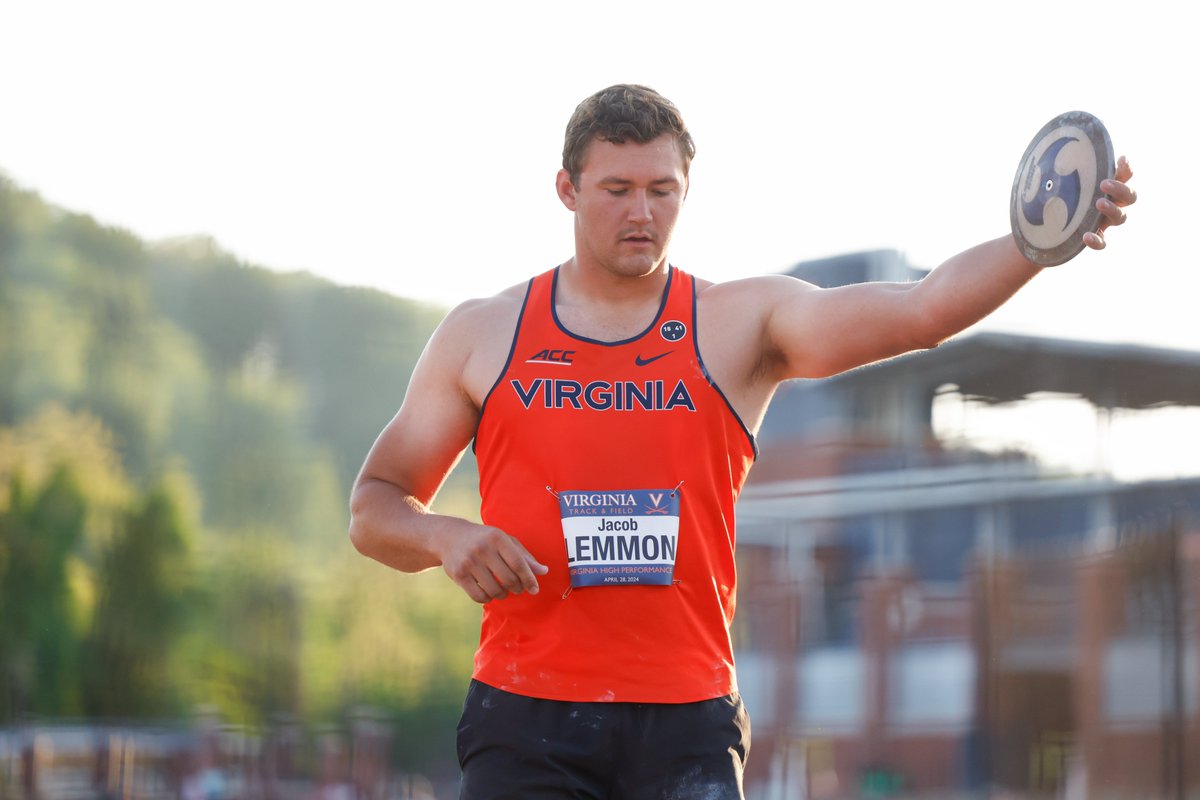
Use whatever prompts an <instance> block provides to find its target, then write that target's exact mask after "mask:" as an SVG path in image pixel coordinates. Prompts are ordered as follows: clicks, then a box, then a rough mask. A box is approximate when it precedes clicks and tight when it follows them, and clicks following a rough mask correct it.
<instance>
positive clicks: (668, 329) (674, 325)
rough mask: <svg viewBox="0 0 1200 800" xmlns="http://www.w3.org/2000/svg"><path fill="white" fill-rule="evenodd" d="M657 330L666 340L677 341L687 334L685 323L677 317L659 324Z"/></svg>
mask: <svg viewBox="0 0 1200 800" xmlns="http://www.w3.org/2000/svg"><path fill="white" fill-rule="evenodd" d="M658 332H659V333H661V334H662V337H663V338H664V339H666V340H667V341H668V342H678V341H679V340H680V339H682V338H683V337H684V335H685V334H687V325H684V324H683V323H682V322H680V321H679V320H677V319H673V320H670V321H669V322H664V323H663V324H662V325H660V326H659V328H658Z"/></svg>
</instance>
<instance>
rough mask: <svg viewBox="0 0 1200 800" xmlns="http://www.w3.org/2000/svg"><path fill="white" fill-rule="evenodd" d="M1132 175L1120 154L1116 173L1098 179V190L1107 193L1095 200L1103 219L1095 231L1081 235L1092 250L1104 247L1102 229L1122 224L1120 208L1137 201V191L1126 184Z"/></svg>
mask: <svg viewBox="0 0 1200 800" xmlns="http://www.w3.org/2000/svg"><path fill="white" fill-rule="evenodd" d="M1132 177H1133V170H1132V169H1130V167H1129V161H1128V160H1127V159H1126V158H1125V156H1121V157H1120V158H1119V159H1117V174H1116V175H1114V176H1113V177H1111V178H1107V179H1105V180H1102V181H1100V191H1102V192H1104V193H1105V194H1107V195H1108V197H1101V198H1100V199H1099V200H1097V201H1096V210H1097V211H1099V212H1100V213H1101V214H1102V215H1103V217H1104V219H1103V220H1102V221H1101V223H1100V228H1099V229H1098V230H1097V231H1096V232H1095V233H1085V234H1084V235H1083V243H1084V244H1086V245H1087V246H1088V247H1090V248H1092V249H1093V250H1103V249H1104V244H1105V242H1104V231H1105V230H1106V229H1107V228H1109V227H1111V226H1113V225H1121V224H1123V223H1124V222H1125V212H1124V211H1122V209H1123V208H1124V207H1125V206H1130V205H1133V204H1134V203H1135V202H1137V192H1135V191H1134V190H1133V189H1130V188H1129V187H1128V186H1127V185H1126V184H1127V182H1128V181H1129V179H1130V178H1132ZM1109 198H1112V199H1111V200H1110V199H1109Z"/></svg>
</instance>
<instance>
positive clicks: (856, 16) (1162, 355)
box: [0, 0, 1200, 800]
mask: <svg viewBox="0 0 1200 800" xmlns="http://www.w3.org/2000/svg"><path fill="white" fill-rule="evenodd" d="M1188 30H1189V29H1188V27H1187V26H1186V25H1185V24H1183V22H1182V21H1181V19H1179V17H1178V14H1177V13H1172V12H1169V11H1168V10H1167V8H1166V6H1165V5H1159V4H1156V3H1145V4H1141V5H1139V7H1138V8H1137V9H1136V10H1131V9H1127V8H1124V7H1122V6H1121V5H1119V4H1117V3H1088V4H1086V6H1085V5H1083V4H1075V3H1062V4H1054V5H1053V6H1052V7H1047V6H1046V4H1044V3H1034V2H1014V3H1010V4H1004V6H1003V7H1000V6H995V7H988V8H982V7H980V8H970V9H968V8H967V7H966V6H963V5H962V4H953V3H939V2H918V3H912V4H905V5H904V6H897V5H895V4H884V3H872V2H858V3H853V2H848V3H842V4H838V5H837V6H834V5H832V4H824V5H807V4H789V5H787V6H786V7H785V6H781V5H778V4H773V3H754V2H751V3H742V4H738V6H737V8H736V9H733V8H725V7H713V8H705V9H700V8H695V7H693V4H687V3H677V2H661V3H646V4H642V5H639V6H636V7H634V6H629V7H607V8H605V9H603V10H602V13H601V10H597V9H594V8H587V7H578V8H576V7H564V6H562V5H561V4H552V3H541V2H530V3H526V4H519V7H509V6H501V5H496V4H483V3H472V2H458V3H444V4H438V5H437V6H436V7H435V6H433V5H425V6H420V7H408V6H403V5H400V4H388V3H373V2H366V0H353V1H351V2H347V3H343V4H339V6H338V7H337V9H334V8H332V7H326V6H323V5H320V4H315V3H314V4H305V3H288V4H284V3H275V2H260V3H232V2H222V1H220V0H214V2H212V3H208V4H205V5H204V6H203V7H183V6H178V5H173V4H162V3H151V2H139V1H138V0H114V1H113V2H111V3H106V4H100V5H97V4H87V3H82V2H69V1H65V0H47V2H42V3H37V4H17V3H12V4H3V5H0V32H3V34H4V43H3V47H0V798H32V797H45V798H100V797H121V798H125V797H129V798H133V797H144V798H167V797H186V798H201V797H203V798H235V797H236V798H309V797H314V798H315V797H325V798H345V797H355V798H429V797H436V798H451V797H455V796H456V794H457V766H456V762H455V759H454V728H455V724H456V721H457V718H458V714H459V711H460V708H461V702H462V697H463V694H464V692H465V687H466V683H467V680H468V678H469V672H470V666H471V660H472V654H473V651H474V647H475V643H476V640H477V634H478V630H477V625H478V619H479V612H478V609H477V607H476V606H475V605H474V604H473V603H471V602H470V601H469V600H468V599H467V598H466V597H465V596H463V595H462V594H461V592H458V591H457V590H456V589H454V588H453V587H452V586H451V584H450V583H449V581H447V580H446V579H445V578H444V576H443V575H442V574H441V573H440V572H438V571H433V572H430V573H427V574H423V575H419V576H400V575H397V574H395V573H392V572H390V571H389V570H387V569H385V568H383V567H381V566H379V565H377V564H375V563H373V562H370V561H368V560H366V559H364V558H362V557H361V556H358V555H357V554H356V553H354V552H353V549H352V548H351V547H350V546H349V544H348V541H347V539H346V537H345V529H346V524H347V511H346V507H347V500H348V494H349V488H350V484H351V482H352V480H353V478H354V475H355V472H356V471H357V469H358V466H359V465H360V464H361V462H362V459H363V457H364V456H365V454H366V452H367V449H368V448H369V447H370V444H371V442H372V441H373V439H374V436H375V435H376V434H377V433H378V431H379V430H380V429H381V428H382V427H383V425H384V424H386V422H387V421H388V419H390V417H391V416H392V414H393V413H394V412H395V410H396V409H397V408H398V406H399V404H400V402H401V400H402V398H403V396H404V391H405V388H406V386H407V381H408V377H409V374H410V372H411V370H412V367H413V364H414V363H415V361H416V359H417V357H418V356H419V354H420V352H421V349H422V347H423V346H424V343H425V341H426V340H427V338H428V336H429V334H430V333H431V332H432V330H433V329H434V327H435V326H436V325H437V323H438V322H439V320H440V319H441V317H442V316H443V315H444V313H445V311H446V310H447V309H448V308H449V307H450V306H451V305H453V304H454V303H457V302H459V301H461V300H463V299H466V298H468V297H471V296H478V295H484V294H490V293H493V292H495V291H498V290H500V289H502V288H504V287H506V286H508V285H511V284H513V283H516V282H518V281H521V280H524V279H525V278H526V277H528V276H529V275H530V274H533V273H534V272H537V271H541V270H542V269H545V268H547V267H549V266H551V265H553V264H554V263H557V262H558V261H561V260H562V259H564V258H566V257H567V256H568V255H569V254H570V250H571V246H572V243H571V238H570V237H571V234H570V230H571V229H570V224H569V217H568V216H566V212H564V211H563V210H562V209H561V207H560V206H559V204H558V202H557V200H556V198H555V197H554V195H553V189H552V186H553V177H554V173H555V171H556V170H557V169H558V166H559V165H558V160H559V155H558V154H559V153H560V150H561V132H562V128H563V126H564V125H565V122H566V119H567V118H568V116H569V115H570V112H571V110H572V109H573V108H574V105H575V104H576V103H577V102H578V101H579V100H580V99H582V98H583V97H584V96H586V95H588V94H590V93H591V92H593V91H595V90H596V89H599V88H602V87H603V86H605V85H608V84H611V83H614V82H617V81H634V82H640V83H647V84H649V85H651V86H654V87H655V88H657V89H659V90H661V91H663V92H664V94H666V95H667V96H668V97H671V98H672V99H673V100H675V101H676V102H677V103H678V104H679V105H680V107H681V109H682V110H683V112H684V115H685V117H686V118H687V119H688V120H689V125H690V126H691V128H692V131H693V133H694V135H695V136H696V139H697V142H698V145H699V152H698V156H697V160H696V162H695V163H694V165H693V169H692V173H691V179H692V193H691V195H690V196H689V199H688V205H687V209H686V211H685V214H684V217H683V219H682V220H681V223H680V226H679V228H678V230H677V237H676V241H677V245H676V246H675V247H674V248H673V252H672V256H673V260H675V261H676V263H678V264H680V265H681V266H683V267H685V268H687V269H689V271H692V272H694V273H696V274H699V275H701V276H703V277H707V278H710V279H718V280H721V279H729V278H734V277H739V276H742V275H747V274H758V273H763V272H779V271H788V272H792V273H793V274H795V275H797V276H799V277H802V278H805V279H806V280H810V281H813V282H815V283H818V284H820V285H827V286H828V285H836V284H843V283H850V282H855V281H864V280H912V279H914V278H917V277H919V276H920V274H922V272H923V271H924V270H925V269H928V268H930V267H932V266H934V265H935V264H936V263H938V261H939V260H940V259H942V258H944V257H946V256H948V255H951V254H952V253H954V252H956V251H958V250H961V249H963V248H965V247H967V246H970V245H972V244H974V243H976V242H977V241H979V240H982V239H985V238H990V237H994V236H997V235H1003V234H1004V233H1005V232H1006V231H1007V228H1008V210H1007V204H1008V197H1009V188H1010V185H1011V181H1012V175H1013V172H1014V170H1015V167H1016V164H1017V160H1018V159H1019V157H1020V155H1021V153H1022V152H1023V151H1024V148H1025V146H1026V145H1027V143H1028V141H1029V139H1030V138H1031V137H1032V136H1033V134H1034V133H1035V132H1036V131H1037V130H1038V129H1039V128H1040V127H1041V126H1042V124H1044V123H1045V122H1046V121H1047V120H1048V119H1050V118H1051V117H1053V116H1055V115H1057V114H1059V113H1061V112H1063V111H1067V110H1070V109H1072V108H1085V109H1087V110H1090V111H1092V112H1094V113H1096V114H1097V115H1098V116H1100V117H1101V118H1102V119H1104V120H1105V122H1106V123H1107V124H1108V126H1109V129H1110V131H1111V132H1112V134H1113V138H1114V141H1115V144H1116V148H1117V150H1118V152H1125V153H1128V154H1129V155H1130V158H1131V160H1132V162H1133V165H1134V169H1135V178H1134V185H1135V186H1137V188H1138V190H1139V192H1141V193H1142V198H1141V200H1140V201H1139V203H1138V205H1137V206H1136V207H1135V208H1134V209H1133V210H1132V211H1131V215H1130V216H1131V222H1130V224H1129V226H1127V227H1126V228H1122V229H1119V230H1114V231H1113V232H1112V233H1111V235H1110V240H1111V247H1110V249H1109V250H1107V251H1105V252H1103V253H1099V254H1096V253H1085V254H1084V255H1082V256H1080V257H1079V259H1078V260H1077V261H1076V262H1073V263H1072V264H1070V265H1068V266H1064V267H1061V268H1056V269H1054V270H1048V271H1047V272H1046V273H1045V274H1044V275H1042V276H1040V277H1039V279H1038V280H1037V281H1035V282H1034V283H1033V284H1032V285H1031V286H1030V287H1028V289H1026V290H1024V291H1023V292H1022V293H1021V294H1020V295H1019V296H1018V297H1017V298H1015V299H1014V300H1013V301H1012V302H1011V303H1010V304H1009V305H1008V306H1006V307H1005V308H1004V309H1002V310H1001V311H1000V312H998V313H997V314H995V315H994V316H993V317H992V318H990V319H988V320H986V321H985V322H983V323H981V324H980V325H979V326H977V327H976V328H975V329H973V330H971V331H968V332H966V333H964V334H963V335H962V336H960V337H958V338H957V339H956V340H954V341H952V342H950V343H947V344H945V345H943V346H942V347H939V348H937V349H936V350H934V351H930V352H927V353H920V354H914V355H911V356H908V357H905V358H901V359H895V360H892V361H889V362H885V363H883V364H879V365H875V366H872V367H869V368H865V369H862V370H857V371H855V372H852V373H849V374H846V375H842V376H838V377H836V378H832V379H829V380H824V381H798V382H793V383H790V384H788V385H787V386H786V387H785V388H784V389H783V390H781V391H780V393H779V394H778V396H777V398H776V400H775V403H774V405H773V407H772V410H771V412H770V413H769V415H768V417H767V419H766V421H765V423H764V425H763V428H762V431H761V435H760V447H761V456H760V458H759V461H758V463H757V464H756V466H755V468H754V470H753V471H752V473H751V482H750V484H749V485H748V486H747V488H746V491H745V493H744V494H743V497H742V500H741V501H740V505H739V512H738V513H739V569H740V573H741V603H740V608H739V611H738V619H737V621H736V622H735V627H734V640H735V649H736V652H737V658H738V664H739V672H740V676H741V682H742V690H743V693H744V695H745V697H746V701H747V704H748V706H749V708H750V712H751V715H752V717H753V719H754V725H755V744H754V748H753V753H752V756H751V761H750V771H749V773H748V775H747V787H748V795H749V796H750V797H752V798H755V799H756V800H775V799H776V798H804V797H812V798H858V797H885V796H895V797H913V798H982V797H1008V798H1018V797H1019V798H1035V797H1036V798H1044V797H1070V798H1085V797H1089V798H1090V797H1096V798H1130V799H1131V800H1132V799H1133V798H1138V799H1142V798H1160V797H1161V798H1183V797H1188V796H1193V797H1194V796H1197V795H1198V794H1200V767H1196V766H1195V765H1196V764H1198V763H1200V663H1198V660H1200V654H1198V650H1197V642H1198V637H1200V620H1198V619H1197V608H1198V606H1200V573H1198V571H1197V570H1198V567H1197V560H1198V559H1200V523H1198V522H1197V517H1198V510H1200V456H1198V454H1197V446H1196V445H1197V443H1198V442H1200V408H1198V407H1200V349H1198V348H1200V338H1198V337H1197V336H1196V333H1195V330H1196V328H1195V322H1194V320H1195V313H1194V305H1195V296H1196V294H1197V292H1198V291H1200V277H1198V276H1200V270H1197V269H1196V266H1197V265H1196V263H1195V261H1196V260H1195V257H1194V255H1193V254H1192V253H1191V251H1189V250H1188V249H1186V244H1187V232H1188V231H1189V230H1190V228H1191V227H1192V221H1191V208H1192V206H1193V205H1194V204H1193V203H1192V201H1191V197H1192V195H1193V194H1194V187H1195V185H1196V182H1197V178H1200V174H1198V168H1197V163H1200V162H1196V160H1195V159H1190V158H1187V157H1186V152H1183V153H1181V145H1179V144H1178V142H1179V141H1180V138H1181V135H1182V134H1183V133H1186V132H1187V131H1189V130H1192V129H1194V128H1195V124H1196V122H1197V119H1196V117H1197V112H1196V110H1195V108H1194V104H1189V103H1187V102H1184V100H1183V99H1182V98H1183V97H1184V95H1185V94H1186V93H1185V92H1183V87H1185V86H1190V83H1191V82H1192V79H1193V78H1194V77H1195V76H1196V75H1198V74H1200V68H1198V65H1197V63H1196V58H1197V57H1196V55H1195V52H1196V51H1195V48H1193V47H1192V46H1191V43H1190V42H1189V41H1188V40H1187V31H1188ZM437 508H438V510H439V511H444V512H447V513H456V514H461V515H464V516H467V517H472V518H475V517H476V516H477V508H478V495H477V490H476V479H475V472H474V463H473V461H472V460H471V458H470V454H469V453H468V455H467V458H465V459H464V461H463V463H462V464H461V465H460V466H459V468H458V469H456V471H455V472H454V473H453V474H452V475H451V476H450V479H449V481H448V483H447V485H446V487H445V489H444V490H443V491H442V493H441V494H440V496H439V498H438V500H437Z"/></svg>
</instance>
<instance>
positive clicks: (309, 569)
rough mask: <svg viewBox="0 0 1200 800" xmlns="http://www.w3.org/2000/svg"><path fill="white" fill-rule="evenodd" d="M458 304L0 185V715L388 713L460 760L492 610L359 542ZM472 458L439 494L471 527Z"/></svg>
mask: <svg viewBox="0 0 1200 800" xmlns="http://www.w3.org/2000/svg"><path fill="white" fill-rule="evenodd" d="M441 314H442V312H441V311H440V310H439V309H436V308H432V307H428V306H424V305H421V304H417V303H413V302H410V301H405V300H401V299H399V298H394V297H390V296H388V295H385V294H382V293H380V292H375V291H370V290H366V289H347V288H341V287H336V286H333V285H332V284H329V283H327V282H325V281H322V280H319V279H317V278H314V277H312V276H310V275H305V274H288V275H284V274H278V273H274V272H270V271H268V270H265V269H260V268H257V267H254V266H251V265H247V264H244V263H241V262H240V261H238V260H237V259H236V258H234V257H233V256H231V255H230V254H228V253H225V252H224V251H222V250H221V249H220V248H219V247H218V246H217V245H216V244H215V243H214V242H212V241H211V240H208V239H204V238H194V239H184V240H175V241H169V242H161V243H155V244H147V243H145V242H142V241H141V240H139V239H138V238H137V237H136V236H134V235H133V234H131V233H129V232H127V231H122V230H118V229H114V228H111V227H106V226H103V225H101V224H99V223H97V222H96V221H95V220H93V219H92V218H90V217H87V216H84V215H80V214H73V213H68V212H64V211H62V210H60V209H57V208H54V207H52V206H50V205H48V204H46V203H45V202H43V201H42V200H41V199H40V198H39V197H38V196H37V195H36V194H34V193H32V192H29V191H26V190H23V189H21V188H19V187H16V186H14V185H13V184H12V183H11V182H9V181H7V180H5V179H4V178H3V177H2V176H0V724H4V723H6V722H9V721H12V720H14V719H17V718H19V717H20V716H21V715H23V714H29V713H32V714H39V715H47V716H73V715H80V714H88V715H96V716H101V717H114V716H120V717H173V716H177V715H180V714H185V713H186V712H188V711H189V710H190V709H193V708H195V707H197V706H200V705H206V706H215V707H216V708H217V710H218V711H219V713H221V714H222V716H224V717H225V718H227V719H229V720H231V721H235V722H237V723H239V724H243V725H249V726H257V725H262V724H264V723H265V721H266V720H268V719H270V718H277V717H287V716H291V717H294V718H301V719H307V720H309V721H310V722H312V723H314V724H315V723H317V722H319V721H324V722H328V721H330V720H334V719H337V718H338V717H339V716H341V715H343V714H345V713H346V711H347V709H350V708H356V707H361V706H363V705H370V706H372V707H375V708H377V709H380V710H381V711H382V712H383V713H385V714H387V715H389V716H391V718H392V719H394V720H396V721H402V722H403V723H404V725H403V726H402V728H401V731H402V732H401V733H400V734H399V739H400V744H401V745H402V747H401V749H402V750H403V751H404V752H406V753H408V754H409V757H410V758H415V757H416V755H419V754H429V753H432V752H434V748H436V749H437V752H439V754H440V755H441V756H443V757H445V756H447V755H449V754H451V753H452V752H453V751H452V746H451V745H448V744H447V742H446V741H445V740H444V739H443V740H439V739H438V737H431V736H429V735H426V734H425V731H427V730H429V729H430V726H436V728H437V729H438V730H442V731H449V732H450V733H449V734H448V735H452V731H453V719H454V717H455V716H456V715H457V709H458V707H459V706H460V704H461V697H462V693H463V689H464V687H465V683H466V679H467V675H468V674H469V670H470V663H471V652H472V650H473V647H474V644H475V635H476V627H477V624H478V611H477V608H476V607H475V606H474V604H472V603H471V602H470V601H469V600H467V599H466V598H465V597H464V596H463V595H462V594H461V593H460V592H458V591H457V590H456V589H455V588H454V587H453V586H452V584H450V582H449V581H447V580H445V579H444V577H443V576H440V575H439V574H429V575H424V576H419V577H416V578H409V577H404V576H399V575H397V574H395V573H394V572H391V571H389V570H386V569H384V568H382V567H380V566H378V565H375V564H373V563H371V562H368V561H366V560H365V559H363V558H362V557H361V556H358V555H357V554H356V553H353V552H352V549H351V548H350V547H349V545H348V543H347V540H346V537H345V528H346V523H347V511H346V502H347V497H348V494H349V488H350V484H351V482H352V481H353V478H354V475H355V473H356V471H357V469H358V466H359V464H360V463H361V461H362V458H363V456H364V455H365V453H366V451H367V449H368V448H369V447H370V444H371V442H372V441H373V439H374V437H375V435H376V434H377V433H378V431H379V430H380V429H381V428H382V427H383V425H384V424H385V423H386V422H387V420H388V419H389V418H390V417H391V416H392V414H394V413H395V410H396V408H397V407H398V405H399V403H400V400H401V399H402V397H403V394H404V390H405V388H406V385H407V380H408V376H409V374H410V373H411V371H412V367H413V365H414V364H415V362H416V359H417V357H418V356H419V354H420V352H421V348H422V347H423V345H424V343H425V341H426V340H427V339H428V336H429V334H430V333H431V332H432V330H433V328H434V326H435V325H436V324H437V322H438V320H439V319H440V317H441ZM473 486H474V475H473V468H472V462H471V460H470V458H469V456H468V458H467V459H465V461H464V465H463V466H462V467H460V468H459V470H458V471H456V473H455V474H454V475H453V476H451V481H450V483H449V484H448V486H447V487H446V490H445V491H444V493H443V499H442V500H441V501H440V503H441V504H442V505H443V507H444V506H445V504H447V503H450V504H454V503H462V505H461V508H460V510H462V511H464V512H465V513H467V514H471V513H473V511H472V509H471V506H470V498H472V496H473V494H474V490H473Z"/></svg>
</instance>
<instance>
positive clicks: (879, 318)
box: [764, 237, 1039, 380]
mask: <svg viewBox="0 0 1200 800" xmlns="http://www.w3.org/2000/svg"><path fill="white" fill-rule="evenodd" d="M1038 271H1039V269H1038V267H1037V266H1036V265H1034V264H1032V263H1030V262H1029V261H1027V260H1026V259H1025V257H1024V256H1022V255H1021V253H1020V251H1019V250H1018V249H1017V247H1016V245H1015V244H1014V243H1013V241H1012V238H1011V237H1003V238H1000V239H995V240H993V241H990V242H985V243H984V244H981V245H977V246H976V247H973V248H971V249H970V250H967V251H965V252H962V253H960V254H958V255H956V256H954V257H953V258H951V259H949V260H947V261H946V262H945V263H943V264H942V265H941V266H939V267H938V268H937V269H935V270H933V271H932V272H931V273H929V275H927V276H926V277H925V278H923V279H922V280H920V281H917V282H915V283H883V282H873V283H859V284H853V285H850V286H839V287H836V288H833V289H820V288H817V287H815V286H812V285H811V284H807V283H804V282H803V281H797V280H794V279H790V278H779V279H776V282H777V283H779V284H780V285H778V286H776V287H774V288H773V289H772V290H771V292H770V295H771V297H772V300H771V304H770V307H769V311H768V315H767V317H766V321H765V331H764V339H765V342H764V352H765V354H766V359H767V364H768V365H769V366H770V369H769V370H768V372H769V373H770V374H771V376H772V377H773V378H774V379H776V380H786V379H788V378H798V377H805V378H814V377H825V376H828V375H835V374H837V373H839V372H844V371H846V370H848V369H853V368H854V367H858V366H862V365H863V364H869V363H871V362H874V361H879V360H881V359H884V358H890V357H892V356H896V355H899V354H901V353H906V352H909V351H911V350H918V349H923V348H929V347H934V346H936V345H937V344H939V343H940V342H942V341H944V340H945V339H947V338H949V337H950V336H953V335H954V334H956V333H958V332H959V331H962V330H963V329H965V328H967V327H969V326H971V325H973V324H974V323H976V322H978V321H979V320H981V319H983V318H984V317H986V316H987V315H988V314H990V313H991V312H992V311H994V310H996V309H997V308H999V307H1000V305H1002V304H1003V303H1004V302H1005V301H1006V300H1008V299H1009V298H1010V297H1012V296H1013V294H1015V293H1016V292H1017V290H1018V289H1020V288H1021V287H1022V286H1024V285H1025V284H1026V283H1028V282H1029V281H1030V280H1031V279H1032V278H1033V277H1034V276H1035V275H1036V274H1037V273H1038Z"/></svg>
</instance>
